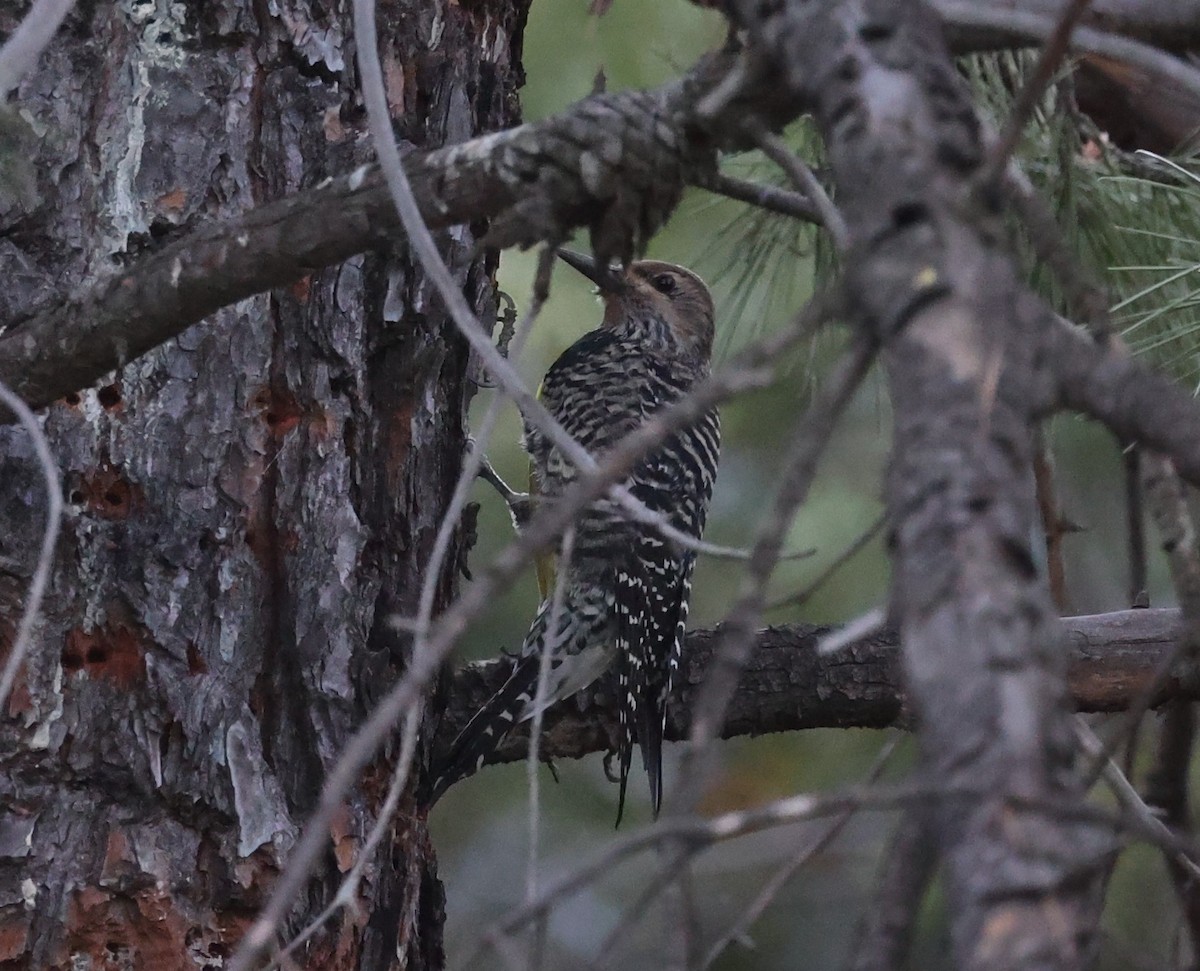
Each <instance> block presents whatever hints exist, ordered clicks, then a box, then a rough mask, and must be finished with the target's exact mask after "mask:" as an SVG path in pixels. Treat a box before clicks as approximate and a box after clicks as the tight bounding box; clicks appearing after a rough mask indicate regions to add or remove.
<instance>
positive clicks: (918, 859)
mask: <svg viewBox="0 0 1200 971" xmlns="http://www.w3.org/2000/svg"><path fill="white" fill-rule="evenodd" d="M924 810H925V807H923V806H911V807H909V808H908V809H907V810H906V811H905V813H904V815H903V817H901V819H900V823H899V825H897V827H896V831H895V832H894V833H893V834H892V839H891V842H890V843H889V844H888V847H887V850H886V851H885V856H884V861H883V867H882V871H881V873H880V875H879V878H878V880H877V883H876V889H875V892H874V894H872V896H871V898H870V899H869V900H868V901H867V903H866V908H865V909H864V911H863V915H862V917H861V918H860V920H859V925H858V929H857V931H856V933H855V937H856V938H857V940H856V942H855V945H854V948H853V949H852V951H851V953H850V956H849V959H848V960H847V961H846V968H847V969H848V971H894V969H896V968H904V967H907V962H906V960H905V958H906V957H907V956H908V951H909V947H910V945H911V942H912V934H913V925H914V924H915V923H916V920H917V914H918V913H919V912H920V909H921V901H922V900H923V899H924V897H925V891H926V889H927V888H928V886H929V881H930V880H931V879H932V878H933V870H934V865H935V864H936V863H937V853H936V852H935V849H934V845H933V834H932V833H931V832H930V829H929V822H928V818H927V817H928V815H929V814H928V813H927V812H925V811H924Z"/></svg>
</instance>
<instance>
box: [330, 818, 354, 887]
mask: <svg viewBox="0 0 1200 971" xmlns="http://www.w3.org/2000/svg"><path fill="white" fill-rule="evenodd" d="M352 822H353V820H352V818H351V815H350V809H349V807H347V806H346V804H345V803H343V804H342V805H341V806H339V807H338V810H337V812H335V813H334V814H333V819H332V820H330V822H329V835H330V837H331V838H332V840H333V856H334V859H336V860H337V867H338V870H339V871H341V872H342V873H346V872H347V871H349V869H350V868H351V867H352V866H354V856H355V853H356V852H357V850H358V839H357V837H356V835H355V832H354V829H353V827H352V825H351V824H352Z"/></svg>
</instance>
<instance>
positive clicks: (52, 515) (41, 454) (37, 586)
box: [0, 383, 63, 710]
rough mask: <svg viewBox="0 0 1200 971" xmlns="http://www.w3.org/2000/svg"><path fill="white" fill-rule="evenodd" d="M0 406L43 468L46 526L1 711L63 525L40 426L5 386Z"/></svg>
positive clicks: (1, 689) (1, 679)
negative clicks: (21, 431) (9, 412)
mask: <svg viewBox="0 0 1200 971" xmlns="http://www.w3.org/2000/svg"><path fill="white" fill-rule="evenodd" d="M0 402H2V403H3V404H5V405H7V406H8V407H9V408H10V409H12V412H13V414H15V415H16V416H17V419H18V420H19V421H20V423H21V425H22V427H23V428H24V429H25V430H26V431H27V432H29V437H30V440H31V441H32V442H33V452H34V454H35V455H36V456H37V460H38V464H39V465H40V466H41V468H42V477H43V478H44V479H45V482H46V526H45V528H44V529H43V530H42V546H41V550H40V552H39V553H38V561H37V567H36V569H35V570H34V571H33V579H32V580H31V581H30V583H29V592H28V593H27V594H26V595H25V609H24V611H22V613H21V622H20V623H19V624H18V625H17V634H16V638H15V639H14V641H13V643H12V647H11V649H10V650H9V652H8V659H7V660H6V661H5V662H4V670H3V671H2V672H0V710H3V708H4V702H5V701H6V700H7V699H8V695H9V692H10V691H12V686H13V682H14V681H15V680H16V677H17V671H18V670H20V667H21V664H22V662H23V661H24V660H25V655H26V654H27V653H28V652H29V646H30V643H31V640H32V635H33V625H34V624H35V623H37V618H38V611H39V610H40V609H41V606H42V598H43V597H44V596H45V595H46V586H47V585H48V584H49V582H50V568H51V566H52V565H53V564H54V548H55V546H56V545H57V544H58V530H59V527H60V525H61V523H62V508H63V501H62V486H61V484H60V482H59V476H58V464H57V463H56V462H55V461H54V456H53V455H52V454H51V453H50V444H49V442H47V441H46V436H45V435H44V434H43V433H42V426H41V425H40V424H38V420H37V418H36V417H34V414H33V412H31V411H30V410H29V409H28V408H27V407H26V406H25V402H23V401H22V400H21V399H20V398H18V397H17V396H16V395H15V394H13V393H12V391H11V390H9V388H8V386H7V385H5V384H2V383H0Z"/></svg>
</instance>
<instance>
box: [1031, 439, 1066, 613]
mask: <svg viewBox="0 0 1200 971" xmlns="http://www.w3.org/2000/svg"><path fill="white" fill-rule="evenodd" d="M1033 482H1034V487H1035V489H1036V492H1037V504H1038V511H1039V512H1040V513H1041V519H1042V530H1043V532H1044V533H1045V536H1046V575H1047V578H1048V580H1049V584H1050V596H1051V597H1053V598H1054V606H1056V607H1057V608H1058V612H1059V613H1060V614H1065V613H1066V612H1067V570H1066V563H1065V560H1064V557H1063V536H1064V535H1065V534H1066V532H1067V529H1066V525H1065V523H1064V522H1063V515H1062V508H1061V506H1060V505H1059V501H1058V489H1057V487H1056V484H1055V481H1054V456H1053V454H1052V453H1051V451H1050V443H1049V442H1047V441H1046V430H1045V428H1042V427H1039V428H1038V429H1037V431H1036V433H1035V435H1034V442H1033Z"/></svg>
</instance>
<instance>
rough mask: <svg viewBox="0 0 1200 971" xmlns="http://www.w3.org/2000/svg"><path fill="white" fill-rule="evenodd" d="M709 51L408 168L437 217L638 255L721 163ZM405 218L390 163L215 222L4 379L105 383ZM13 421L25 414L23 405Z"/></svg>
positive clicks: (35, 383)
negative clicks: (695, 119) (583, 235)
mask: <svg viewBox="0 0 1200 971" xmlns="http://www.w3.org/2000/svg"><path fill="white" fill-rule="evenodd" d="M727 62H728V57H727V56H722V55H718V56H714V57H709V58H705V59H703V60H702V61H701V62H700V63H699V64H698V65H697V67H696V68H694V69H693V71H692V72H691V73H690V74H689V75H687V76H686V77H685V78H684V79H683V80H681V81H678V82H674V83H671V84H668V85H664V86H663V87H661V88H658V89H656V90H654V91H649V92H642V91H633V92H625V93H623V94H619V95H597V96H595V97H592V98H588V99H586V100H584V101H581V102H579V103H578V104H576V105H573V106H572V107H571V108H569V109H568V110H566V111H565V112H564V113H563V114H561V115H559V116H557V117H555V118H551V119H548V120H546V121H542V122H538V123H536V124H529V125H522V126H520V127H518V128H514V129H511V130H509V131H504V132H498V133H495V134H491V135H485V136H483V137H481V138H477V139H474V140H473V141H470V142H466V143H464V144H462V145H457V146H453V147H450V148H445V149H440V150H438V151H434V152H427V153H413V154H411V155H410V156H409V157H408V159H407V160H406V168H407V170H408V175H409V178H410V180H411V182H412V185H413V192H414V194H415V196H416V198H417V200H418V204H419V206H420V209H421V215H422V216H423V217H424V219H425V220H426V222H427V223H428V225H429V226H430V227H431V228H433V229H439V228H445V227H447V226H452V225H456V224H459V223H467V222H470V223H483V222H485V221H487V220H491V225H490V228H489V232H488V234H487V237H486V238H485V240H484V242H485V243H487V244H490V245H495V246H512V245H532V244H534V243H537V242H539V241H541V240H544V239H558V238H562V237H563V236H564V235H565V234H568V233H569V232H570V231H571V230H572V229H574V228H575V227H576V226H587V227H589V228H590V229H591V230H592V236H593V245H594V247H595V248H596V250H597V255H600V256H605V255H611V256H617V257H622V258H626V257H628V256H629V255H630V251H631V248H632V247H639V248H640V247H641V246H643V245H644V243H645V241H646V239H647V238H648V237H649V236H650V235H651V234H652V233H653V232H654V231H655V230H656V229H657V228H658V227H659V226H660V225H661V224H662V222H663V221H664V220H665V219H666V217H667V216H668V215H669V214H670V213H671V211H672V209H673V208H674V206H675V203H676V202H677V201H678V197H679V194H680V192H681V191H682V188H683V185H684V183H685V182H686V181H687V180H689V179H695V180H699V181H705V180H707V179H708V178H709V176H710V175H711V174H712V172H713V171H714V170H715V164H716V153H715V146H714V143H712V142H710V141H709V139H708V137H707V136H706V135H704V134H702V133H700V132H699V131H693V130H691V129H690V128H689V122H688V118H689V117H690V115H689V112H690V110H691V105H692V104H693V103H694V102H695V100H696V97H697V95H698V94H699V93H702V92H703V90H704V89H705V88H706V87H707V86H708V85H710V84H711V83H713V81H714V80H715V79H717V78H719V77H721V76H723V74H724V70H725V65H726V64H727ZM398 230H399V222H398V220H397V217H396V213H395V210H394V208H393V206H392V202H391V199H390V198H389V197H388V193H387V189H386V187H385V185H384V183H383V179H382V178H381V176H380V175H379V172H378V170H377V169H376V168H375V167H364V168H362V169H359V170H357V171H355V172H353V173H351V174H350V175H348V176H340V177H338V178H335V179H332V180H330V181H329V182H327V183H325V184H323V185H321V186H318V187H316V188H314V189H311V190H309V191H307V192H303V193H299V194H297V195H295V196H293V197H291V198H288V199H283V200H280V201H279V202H276V203H272V204H270V205H266V206H263V207H262V208H260V209H256V210H254V211H252V212H250V213H247V214H246V215H245V216H244V217H242V218H241V219H238V220H233V221H231V222H227V223H217V224H213V225H207V226H202V227H200V228H199V229H196V230H193V231H192V232H190V233H188V234H187V235H186V236H184V237H183V238H181V239H179V240H177V241H176V242H174V243H172V244H170V245H168V246H166V247H164V248H163V249H162V250H161V251H159V252H158V253H155V254H154V255H152V256H148V257H146V258H145V259H143V260H141V261H139V262H138V263H136V264H135V265H134V266H132V267H131V268H129V269H128V270H126V271H125V272H122V273H119V274H117V275H115V276H112V277H109V278H106V279H104V280H101V281H99V282H96V283H92V284H89V285H87V286H85V287H83V288H81V289H80V290H79V291H77V292H76V293H74V294H73V295H71V296H70V297H68V298H67V299H66V300H64V301H62V302H56V303H55V304H54V305H52V306H49V307H46V308H44V309H43V310H41V311H40V312H38V313H36V314H34V315H33V316H31V317H29V318H26V319H24V320H22V321H19V322H17V323H16V324H15V325H14V326H12V327H10V328H9V330H8V331H7V332H6V333H5V334H4V336H3V337H0V381H3V382H5V383H6V384H8V385H9V386H10V387H12V388H13V389H14V390H15V391H16V392H17V393H18V394H19V395H20V396H21V397H22V398H24V399H25V401H26V402H27V403H28V404H29V405H30V406H31V407H34V408H40V407H43V406H45V405H47V404H49V403H50V402H52V401H54V400H55V399H56V398H58V397H60V396H62V395H63V394H65V393H67V392H68V391H73V390H76V389H78V388H81V387H85V386H87V385H88V384H91V383H92V382H94V381H95V380H96V379H98V378H99V377H101V376H102V375H104V374H106V373H108V372H109V371H111V370H113V369H114V368H116V367H119V366H121V365H123V364H125V363H127V362H129V361H131V360H133V359H134V358H136V357H138V356H139V355H141V354H144V353H146V351H148V350H150V349H152V348H154V347H156V346H157V345H159V344H161V343H163V342H164V341H166V340H169V339H170V338H172V337H174V336H176V335H178V334H180V333H182V332H183V331H184V330H185V329H186V328H187V327H189V326H190V325H192V324H194V323H196V322H197V321H199V320H202V319H203V318H204V317H205V316H207V315H208V314H210V313H212V312H213V311H215V310H217V309H219V308H220V307H223V306H227V305H229V304H232V303H235V302H237V301H238V300H241V299H244V298H245V297H249V296H251V295H253V294H255V293H260V292H262V291H264V290H267V289H270V288H271V287H275V286H281V285H283V284H286V283H289V282H291V281H293V280H295V279H298V278H300V277H302V276H304V275H306V274H308V273H311V272H313V271H315V270H318V269H320V268H322V267H325V266H330V265H332V264H335V263H339V262H341V261H342V260H345V259H347V258H349V257H351V256H353V255H354V254H356V253H360V252H362V251H363V250H365V249H368V248H370V247H372V246H376V245H380V244H383V243H385V242H386V241H387V240H388V239H389V238H390V237H392V236H394V235H395V234H396V233H397V232H398ZM10 420H11V419H10Z"/></svg>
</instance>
